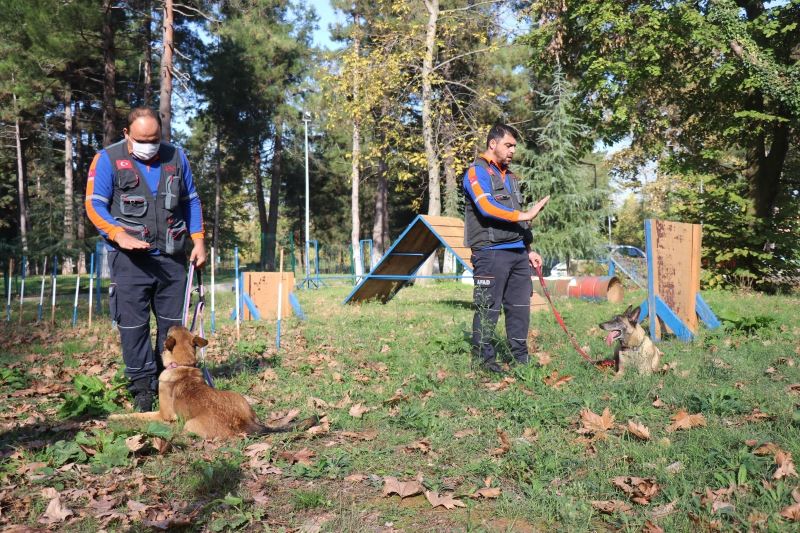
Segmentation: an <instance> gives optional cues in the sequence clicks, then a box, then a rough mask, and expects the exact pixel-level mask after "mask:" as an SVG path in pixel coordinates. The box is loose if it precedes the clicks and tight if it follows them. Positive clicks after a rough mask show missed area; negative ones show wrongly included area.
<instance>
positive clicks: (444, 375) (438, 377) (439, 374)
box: [436, 368, 450, 383]
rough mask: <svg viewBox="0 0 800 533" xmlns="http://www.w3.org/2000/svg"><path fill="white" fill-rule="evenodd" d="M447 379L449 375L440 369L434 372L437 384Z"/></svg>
mask: <svg viewBox="0 0 800 533" xmlns="http://www.w3.org/2000/svg"><path fill="white" fill-rule="evenodd" d="M448 377H450V374H448V373H447V371H445V370H442V369H441V368H440V369H439V370H437V371H436V381H438V382H439V383H441V382H443V381H444V380H446V379H447V378H448Z"/></svg>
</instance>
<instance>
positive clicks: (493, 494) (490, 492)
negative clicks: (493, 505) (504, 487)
mask: <svg viewBox="0 0 800 533" xmlns="http://www.w3.org/2000/svg"><path fill="white" fill-rule="evenodd" d="M499 496H500V487H494V488H489V487H483V488H482V489H478V490H476V491H475V492H474V493H472V494H470V496H469V497H470V498H474V499H478V498H485V499H492V498H498V497H499Z"/></svg>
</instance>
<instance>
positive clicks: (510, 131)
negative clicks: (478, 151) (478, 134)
mask: <svg viewBox="0 0 800 533" xmlns="http://www.w3.org/2000/svg"><path fill="white" fill-rule="evenodd" d="M506 135H511V136H512V137H514V140H515V141H518V140H519V132H517V130H516V129H514V128H512V127H511V126H509V125H508V124H501V123H500V122H498V123H496V124H495V125H494V126H492V129H490V130H489V135H487V136H486V148H489V142H490V141H499V140H500V139H502V138H503V137H505V136H506Z"/></svg>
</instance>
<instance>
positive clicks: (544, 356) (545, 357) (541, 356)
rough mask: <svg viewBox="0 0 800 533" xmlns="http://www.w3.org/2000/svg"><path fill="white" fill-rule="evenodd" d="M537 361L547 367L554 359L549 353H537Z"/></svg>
mask: <svg viewBox="0 0 800 533" xmlns="http://www.w3.org/2000/svg"><path fill="white" fill-rule="evenodd" d="M536 359H537V360H538V361H539V364H540V365H542V366H547V365H549V364H550V363H551V362H552V361H553V358H552V357H550V354H549V353H547V352H536Z"/></svg>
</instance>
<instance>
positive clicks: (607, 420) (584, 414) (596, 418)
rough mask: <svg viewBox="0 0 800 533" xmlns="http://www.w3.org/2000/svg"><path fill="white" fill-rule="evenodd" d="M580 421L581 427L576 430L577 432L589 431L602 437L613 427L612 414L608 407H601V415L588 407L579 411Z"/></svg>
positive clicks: (585, 432) (584, 432)
mask: <svg viewBox="0 0 800 533" xmlns="http://www.w3.org/2000/svg"><path fill="white" fill-rule="evenodd" d="M581 423H582V424H583V427H582V428H580V429H579V430H578V433H581V434H587V433H591V434H594V435H596V436H598V437H604V436H605V435H606V432H607V431H608V430H609V429H611V428H613V427H614V415H612V414H611V410H609V408H608V407H606V408H605V409H603V414H602V415H597V414H595V413H593V412H592V411H590V410H589V409H583V410H582V411H581Z"/></svg>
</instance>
